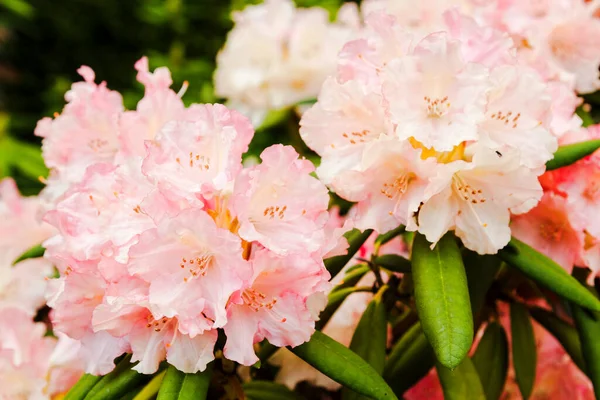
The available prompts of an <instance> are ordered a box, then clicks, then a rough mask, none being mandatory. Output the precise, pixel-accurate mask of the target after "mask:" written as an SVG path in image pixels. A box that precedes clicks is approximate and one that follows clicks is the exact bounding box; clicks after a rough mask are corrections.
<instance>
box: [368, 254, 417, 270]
mask: <svg viewBox="0 0 600 400" xmlns="http://www.w3.org/2000/svg"><path fill="white" fill-rule="evenodd" d="M374 262H375V264H377V265H379V266H380V267H383V268H385V269H389V270H390V271H392V272H400V273H404V274H405V273H408V272H410V270H411V266H410V261H408V260H407V259H406V258H404V257H402V256H399V255H397V254H384V255H382V256H379V257H376V258H375V260H374Z"/></svg>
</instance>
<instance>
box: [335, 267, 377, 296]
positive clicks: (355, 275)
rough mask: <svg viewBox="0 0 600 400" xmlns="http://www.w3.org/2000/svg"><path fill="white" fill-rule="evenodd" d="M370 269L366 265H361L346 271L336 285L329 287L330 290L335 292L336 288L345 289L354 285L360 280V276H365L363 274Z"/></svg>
mask: <svg viewBox="0 0 600 400" xmlns="http://www.w3.org/2000/svg"><path fill="white" fill-rule="evenodd" d="M370 270H371V268H369V267H367V266H366V265H361V266H360V267H359V268H356V269H354V270H352V271H349V272H347V273H346V275H345V276H344V279H343V280H342V281H341V282H340V283H339V284H338V285H337V286H335V287H334V288H333V289H331V291H332V292H335V291H337V290H340V289H345V288H348V287H352V286H354V285H356V284H357V283H358V281H360V280H361V279H362V277H363V276H365V274H366V273H367V272H369V271H370Z"/></svg>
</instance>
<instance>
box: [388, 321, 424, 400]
mask: <svg viewBox="0 0 600 400" xmlns="http://www.w3.org/2000/svg"><path fill="white" fill-rule="evenodd" d="M434 364H435V354H434V353H433V349H432V348H431V346H430V345H429V342H428V341H427V338H425V334H423V330H422V329H421V324H420V323H419V322H417V323H416V324H414V325H413V326H412V327H411V328H410V329H409V330H408V331H407V332H406V333H405V334H404V335H403V336H402V337H401V338H400V340H399V341H398V342H396V344H395V345H394V347H393V348H392V351H391V353H390V356H389V358H388V360H387V362H386V363H385V367H384V369H383V378H384V379H385V380H386V382H388V384H389V385H390V387H391V388H392V390H393V391H394V393H395V394H396V395H397V396H398V397H400V396H402V394H403V393H404V392H405V391H406V390H408V389H409V388H410V387H411V386H413V385H414V384H415V383H417V382H418V381H419V380H420V379H421V378H423V377H424V376H425V375H427V373H428V372H429V370H431V368H432V367H433V365H434Z"/></svg>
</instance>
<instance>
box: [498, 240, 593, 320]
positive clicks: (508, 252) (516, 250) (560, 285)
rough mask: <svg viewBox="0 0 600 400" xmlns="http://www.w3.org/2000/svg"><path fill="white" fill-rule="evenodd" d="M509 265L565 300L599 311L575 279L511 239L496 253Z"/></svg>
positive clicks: (589, 294) (527, 247)
mask: <svg viewBox="0 0 600 400" xmlns="http://www.w3.org/2000/svg"><path fill="white" fill-rule="evenodd" d="M498 254H499V255H500V257H501V258H502V259H503V260H504V261H506V262H507V263H508V264H509V265H511V266H513V267H515V268H517V269H518V270H520V271H521V272H523V273H524V274H525V275H527V276H528V277H530V278H531V279H533V280H534V281H536V282H538V283H540V284H541V285H543V286H545V287H547V288H548V289H550V290H552V291H553V292H555V293H556V294H558V295H560V296H562V297H564V298H565V299H567V300H571V301H572V302H574V303H576V304H579V305H580V306H582V307H586V308H589V309H592V310H595V311H600V301H599V300H598V299H597V298H596V297H594V295H592V294H591V293H590V292H588V290H587V289H586V288H585V287H584V286H582V285H581V284H580V283H579V282H577V280H576V279H575V278H573V277H572V276H571V275H569V274H568V273H567V272H565V270H564V269H563V268H562V267H561V266H560V265H558V264H557V263H555V262H554V261H552V260H551V259H550V258H548V257H546V256H545V255H543V254H541V253H539V252H537V251H535V250H534V249H532V248H531V247H529V246H528V245H526V244H525V243H523V242H521V241H519V240H517V239H515V238H513V239H512V240H511V241H510V244H509V245H508V246H507V247H505V248H504V249H502V250H500V252H499V253H498Z"/></svg>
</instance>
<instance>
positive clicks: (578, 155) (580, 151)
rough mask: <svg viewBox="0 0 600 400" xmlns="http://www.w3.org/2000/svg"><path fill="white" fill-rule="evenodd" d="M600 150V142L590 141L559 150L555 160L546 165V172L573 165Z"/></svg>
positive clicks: (569, 145) (555, 154)
mask: <svg viewBox="0 0 600 400" xmlns="http://www.w3.org/2000/svg"><path fill="white" fill-rule="evenodd" d="M598 148H600V140H599V139H596V140H588V141H585V142H581V143H574V144H568V145H565V146H561V147H559V148H558V150H557V151H556V153H554V158H553V159H552V160H550V161H548V162H547V163H546V170H547V171H550V170H553V169H557V168H560V167H565V166H567V165H571V164H573V163H574V162H576V161H578V160H580V159H582V158H584V157H586V156H589V155H590V154H592V153H593V152H595V151H596V150H598Z"/></svg>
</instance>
